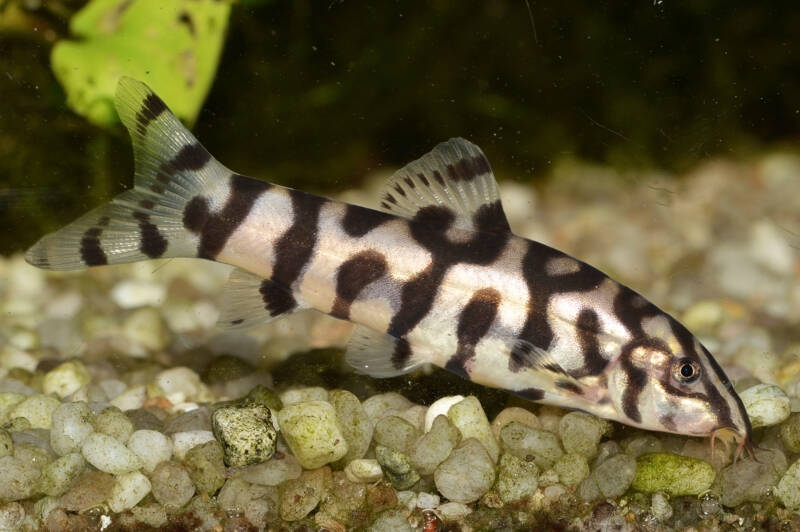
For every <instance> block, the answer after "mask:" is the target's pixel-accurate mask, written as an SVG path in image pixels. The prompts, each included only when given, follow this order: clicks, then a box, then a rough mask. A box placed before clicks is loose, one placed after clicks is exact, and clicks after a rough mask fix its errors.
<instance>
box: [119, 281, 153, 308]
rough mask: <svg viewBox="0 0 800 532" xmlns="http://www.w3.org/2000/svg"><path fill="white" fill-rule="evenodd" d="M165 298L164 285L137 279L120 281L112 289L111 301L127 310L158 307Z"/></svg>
mask: <svg viewBox="0 0 800 532" xmlns="http://www.w3.org/2000/svg"><path fill="white" fill-rule="evenodd" d="M165 296H166V288H165V287H164V286H163V285H160V284H156V283H153V282H149V281H140V280H135V279H126V280H124V281H120V282H118V283H117V284H116V285H114V288H112V289H111V300H112V301H114V303H116V304H117V306H119V307H120V308H125V309H130V308H138V307H147V306H158V305H160V304H161V303H162V302H163V301H164V297H165Z"/></svg>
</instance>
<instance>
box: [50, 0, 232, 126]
mask: <svg viewBox="0 0 800 532" xmlns="http://www.w3.org/2000/svg"><path fill="white" fill-rule="evenodd" d="M229 13H230V3H228V2H220V1H217V0H175V1H170V2H163V1H162V0H92V1H90V2H89V3H88V4H87V5H86V7H84V8H83V9H82V10H80V11H79V12H78V13H76V14H75V16H74V17H73V18H72V19H71V20H70V32H71V33H72V35H73V36H74V38H75V39H74V40H62V41H59V42H58V43H56V45H55V46H54V47H53V52H52V55H51V58H50V59H51V63H52V67H53V72H54V73H55V75H56V77H57V78H58V80H59V82H60V83H61V85H62V86H63V87H64V89H65V91H66V93H67V102H68V104H69V106H70V107H71V108H72V109H73V110H74V111H75V112H77V113H79V114H81V115H83V116H85V117H86V118H88V119H89V120H90V121H91V122H93V123H95V124H98V125H101V126H108V125H112V124H114V123H116V122H118V121H119V119H118V118H117V116H116V112H115V111H114V105H113V101H114V92H115V91H116V86H117V80H118V79H119V77H120V76H122V75H127V76H131V77H134V78H137V79H142V80H144V81H146V82H147V83H148V84H149V85H150V86H151V87H153V89H154V90H156V91H157V92H158V94H159V95H161V97H162V98H163V99H164V100H165V101H166V102H167V104H168V105H169V106H170V107H171V108H172V110H173V111H174V112H175V114H176V115H177V116H178V117H180V118H181V119H182V120H184V121H185V122H187V123H189V124H192V123H193V122H194V120H195V119H196V118H197V114H198V112H199V111H200V107H201V105H202V103H203V100H204V99H205V96H206V94H207V93H208V90H209V88H210V86H211V82H212V80H213V79H214V73H215V72H216V69H217V63H218V60H219V55H220V51H221V50H222V45H223V43H224V38H225V33H226V28H227V24H228V16H229Z"/></svg>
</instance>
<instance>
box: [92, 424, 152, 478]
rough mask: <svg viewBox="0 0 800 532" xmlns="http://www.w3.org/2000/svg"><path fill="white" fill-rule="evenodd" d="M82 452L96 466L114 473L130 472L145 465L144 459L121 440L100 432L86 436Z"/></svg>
mask: <svg viewBox="0 0 800 532" xmlns="http://www.w3.org/2000/svg"><path fill="white" fill-rule="evenodd" d="M81 454H82V455H83V457H84V458H85V459H86V461H87V462H89V463H90V464H92V465H93V466H94V467H96V468H97V469H99V470H100V471H104V472H106V473H111V474H112V475H121V474H123V473H130V472H131V471H136V470H137V469H140V468H141V467H142V465H143V463H142V459H141V458H139V456H137V455H136V454H135V453H134V452H133V451H131V450H130V449H128V448H127V447H125V446H124V445H123V444H122V443H120V441H119V440H117V439H116V438H114V437H111V436H109V435H107V434H102V433H100V432H94V433H92V434H90V435H89V436H88V437H87V438H86V440H85V441H84V442H83V445H82V446H81Z"/></svg>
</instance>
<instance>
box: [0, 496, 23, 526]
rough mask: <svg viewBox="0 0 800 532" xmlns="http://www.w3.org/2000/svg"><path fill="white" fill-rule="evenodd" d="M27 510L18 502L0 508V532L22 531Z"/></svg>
mask: <svg viewBox="0 0 800 532" xmlns="http://www.w3.org/2000/svg"><path fill="white" fill-rule="evenodd" d="M23 519H25V508H24V507H23V506H22V505H21V504H20V503H18V502H10V503H8V504H4V505H3V506H0V530H21V528H22V521H23Z"/></svg>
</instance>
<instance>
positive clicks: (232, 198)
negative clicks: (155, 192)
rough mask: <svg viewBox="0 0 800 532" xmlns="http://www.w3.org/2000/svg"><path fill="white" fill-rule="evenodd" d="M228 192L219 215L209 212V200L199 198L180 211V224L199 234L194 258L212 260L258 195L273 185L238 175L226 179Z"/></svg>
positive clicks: (248, 211)
mask: <svg viewBox="0 0 800 532" xmlns="http://www.w3.org/2000/svg"><path fill="white" fill-rule="evenodd" d="M228 184H229V186H230V193H229V195H228V199H227V201H226V202H225V205H224V206H223V207H222V209H221V210H220V211H219V212H218V213H213V214H212V213H211V212H210V211H209V206H208V200H207V199H206V198H203V197H202V196H195V197H194V198H192V199H191V200H190V201H189V202H188V203H187V204H186V207H185V208H184V210H183V225H184V227H186V229H187V230H189V231H191V232H193V233H196V234H199V235H200V243H199V244H198V247H197V256H198V257H200V258H203V259H214V258H215V257H216V256H217V255H218V254H219V252H220V251H222V248H224V247H225V244H226V243H227V242H228V239H229V238H230V236H231V235H232V234H233V232H234V231H236V229H237V228H238V227H239V226H240V225H241V224H242V222H244V220H245V218H247V215H248V214H250V211H251V210H252V208H253V205H254V204H255V202H256V200H258V198H259V196H261V194H263V193H264V192H266V191H267V190H269V189H270V188H271V187H272V185H270V184H269V183H267V182H266V181H260V180H258V179H253V178H251V177H247V176H243V175H240V174H232V175H231V176H230V179H229V183H228Z"/></svg>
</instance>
